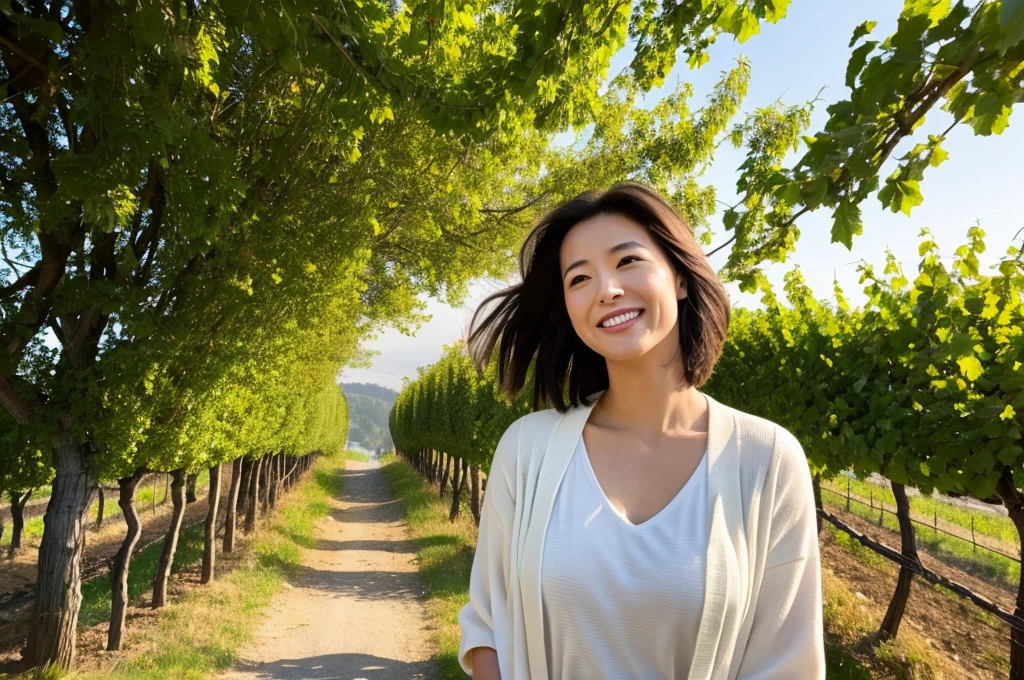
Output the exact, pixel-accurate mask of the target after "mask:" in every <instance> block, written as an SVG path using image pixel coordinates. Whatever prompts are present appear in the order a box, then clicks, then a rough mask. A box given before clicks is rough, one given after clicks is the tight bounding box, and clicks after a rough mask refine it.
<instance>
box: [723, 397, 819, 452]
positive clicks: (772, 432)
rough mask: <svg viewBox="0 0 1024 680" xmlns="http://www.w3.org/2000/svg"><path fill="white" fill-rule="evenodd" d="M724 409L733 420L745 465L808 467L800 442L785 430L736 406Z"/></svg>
mask: <svg viewBox="0 0 1024 680" xmlns="http://www.w3.org/2000/svg"><path fill="white" fill-rule="evenodd" d="M721 406H723V407H724V409H725V410H726V412H728V413H729V414H730V416H731V417H732V422H733V423H734V427H735V428H736V430H737V433H736V434H737V442H738V444H739V447H740V453H741V455H742V456H743V458H744V459H745V460H746V461H748V462H750V461H752V460H757V459H760V460H763V462H764V463H765V464H767V465H770V466H771V465H782V466H784V467H789V466H792V465H794V464H800V465H803V466H806V465H807V459H806V456H805V455H804V450H803V447H802V446H801V445H800V441H799V440H798V439H797V438H796V436H794V435H793V433H792V432H790V431H789V430H788V429H786V428H785V427H784V426H782V425H780V424H779V423H777V422H775V421H772V420H769V419H767V418H764V417H762V416H758V415H755V414H753V413H747V412H746V411H742V410H740V409H738V408H735V407H733V406H727V405H725V404H721Z"/></svg>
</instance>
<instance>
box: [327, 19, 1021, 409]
mask: <svg viewBox="0 0 1024 680" xmlns="http://www.w3.org/2000/svg"><path fill="white" fill-rule="evenodd" d="M901 4H902V3H899V2H896V1H895V0H860V1H859V2H855V3H853V2H821V0H793V1H792V2H791V4H790V7H789V11H788V16H787V17H786V18H785V19H784V20H783V21H781V22H780V23H779V24H777V25H774V26H773V25H763V26H762V29H761V32H760V34H758V35H755V36H753V37H752V38H751V39H750V40H748V41H747V42H746V43H744V44H743V45H739V44H737V43H736V42H735V41H734V40H733V39H732V38H731V37H730V36H725V37H723V38H721V39H720V40H719V42H718V43H717V44H716V45H714V46H713V47H712V50H711V61H710V62H709V63H708V64H706V65H705V66H704V67H703V68H702V69H700V70H698V71H690V70H689V69H688V68H687V67H686V65H685V63H681V64H679V65H677V67H676V68H675V69H674V70H673V71H672V73H671V74H670V75H669V77H668V78H667V79H666V82H665V85H664V86H663V87H662V88H660V89H658V90H654V91H652V92H650V93H649V94H648V96H647V99H646V104H647V105H653V104H654V103H655V102H657V101H658V100H659V99H660V98H661V97H662V96H664V95H665V94H666V93H668V92H670V91H671V90H672V89H673V88H674V87H675V85H676V83H678V82H690V83H692V84H693V86H694V93H695V96H694V100H693V106H694V107H696V106H698V105H699V102H700V101H702V100H703V99H704V97H706V95H707V94H708V93H710V92H711V89H712V87H713V86H714V84H715V83H716V82H717V80H718V78H719V76H720V73H721V72H722V71H725V70H728V69H729V68H731V67H732V66H733V64H734V63H735V60H736V58H737V57H738V56H740V55H741V54H742V55H745V56H746V57H747V58H748V59H749V60H750V62H751V65H752V69H753V76H752V79H751V85H750V89H749V92H748V94H747V99H746V101H745V102H744V112H750V111H753V110H754V109H756V108H759V107H761V106H766V105H769V104H771V103H772V102H775V101H777V100H781V101H782V102H783V103H786V104H800V103H803V102H806V101H808V100H811V99H813V98H814V97H815V95H817V94H818V92H819V90H821V88H822V87H825V90H824V91H823V92H822V94H821V97H822V99H823V100H824V101H822V102H819V103H818V105H817V106H816V111H815V114H814V118H813V122H812V125H811V132H813V131H815V130H818V129H820V127H821V126H822V125H823V123H824V121H825V119H826V113H825V108H826V106H827V105H828V104H830V103H832V102H834V101H837V100H838V99H842V98H845V97H846V96H847V94H848V90H847V88H846V86H845V85H844V79H845V72H846V62H847V59H848V57H849V52H850V49H849V48H848V47H847V45H848V43H849V40H850V36H851V35H852V33H853V29H854V27H856V26H857V25H859V24H860V23H862V22H864V21H866V20H874V21H877V22H878V26H876V27H875V30H874V32H873V35H874V36H882V37H884V36H886V35H889V34H890V33H892V32H893V30H894V29H895V26H896V19H897V17H898V13H899V8H900V6H901ZM630 57H631V50H630V49H629V48H628V47H627V48H626V49H624V50H623V51H622V52H621V53H619V54H618V55H616V56H615V58H614V59H613V61H612V67H611V73H617V72H618V71H619V70H620V69H621V68H622V66H623V65H625V64H626V63H628V61H629V59H630ZM1020 108H1021V107H1017V109H1018V110H1017V111H1015V112H1014V114H1015V115H1013V116H1012V117H1011V118H1010V126H1009V127H1008V128H1007V130H1006V131H1005V132H1004V133H1003V134H1002V135H999V136H994V137H975V136H974V134H973V132H972V131H971V130H970V128H968V127H965V126H958V127H957V129H955V130H954V131H953V132H952V133H950V135H949V137H948V138H947V142H946V144H945V148H946V150H947V151H948V152H949V160H947V161H946V162H945V163H944V164H943V165H941V166H939V167H938V168H932V169H929V171H928V172H927V173H926V175H925V179H924V181H923V182H922V184H921V190H922V192H923V194H924V203H923V204H922V205H920V206H918V207H917V208H915V209H914V210H913V212H912V213H911V215H910V216H909V217H907V216H906V215H903V214H902V213H900V214H893V213H890V212H888V211H883V209H882V207H881V204H880V203H879V202H878V201H877V199H875V198H871V199H869V200H868V201H866V202H865V203H864V204H863V205H862V206H861V207H862V210H863V216H864V233H863V234H862V235H861V236H858V237H856V238H855V239H854V242H853V249H852V250H847V249H846V247H845V246H843V245H840V244H833V243H830V239H831V218H830V215H829V212H828V211H826V210H822V211H817V212H815V213H811V214H808V215H805V216H804V217H803V218H801V220H800V222H799V223H798V224H799V226H800V230H801V237H800V240H799V242H798V243H797V249H796V253H795V255H794V257H793V258H792V261H791V262H790V263H786V264H784V265H772V266H771V267H769V268H768V269H767V270H766V271H767V272H768V276H769V278H770V279H771V280H772V282H773V283H775V284H776V285H777V286H779V287H781V285H782V277H783V275H784V274H785V272H787V271H789V270H790V269H791V268H792V267H793V266H794V265H798V266H799V267H800V268H801V270H802V271H803V273H804V276H805V278H806V279H807V281H808V283H809V284H810V286H811V288H812V289H813V290H814V291H815V293H816V294H817V296H818V297H822V298H831V297H832V281H833V276H834V277H836V278H837V279H838V280H839V283H840V285H841V286H842V287H843V289H844V291H845V293H846V295H847V297H848V299H849V300H850V302H851V303H853V304H859V303H861V302H862V301H863V299H864V296H863V294H862V293H861V291H860V286H859V285H858V283H857V281H858V278H859V274H858V272H857V263H858V262H860V261H861V260H865V261H867V262H870V263H872V264H874V265H875V266H876V269H877V270H879V271H880V270H881V267H882V266H883V264H884V262H885V250H886V249H887V248H888V249H890V250H892V251H893V253H894V254H895V255H896V257H897V259H898V260H899V261H900V262H901V263H902V264H903V266H904V267H905V269H906V270H907V271H909V272H912V271H916V267H917V263H918V260H919V259H920V258H919V257H918V255H917V245H918V243H919V240H920V239H919V237H918V233H919V232H920V230H921V228H922V227H927V228H929V229H930V230H931V231H932V233H933V234H934V237H935V240H936V242H937V243H938V244H939V246H940V249H941V253H942V254H943V255H946V256H950V255H952V253H953V251H954V250H955V249H956V248H957V246H959V245H961V244H962V243H964V242H965V240H966V233H967V229H968V228H970V227H971V226H973V225H974V224H975V223H979V224H980V225H981V228H982V229H984V230H985V232H986V233H987V239H986V243H987V244H988V251H987V252H986V253H985V254H984V255H983V256H982V258H981V260H982V264H983V265H989V264H993V263H995V262H996V261H997V260H998V259H999V257H1000V256H1001V255H1002V254H1003V253H1004V252H1005V251H1006V247H1007V246H1008V245H1009V243H1010V239H1011V238H1013V236H1014V234H1016V233H1017V230H1018V229H1020V228H1021V227H1024V190H1022V188H1024V169H1022V167H1021V165H1020V163H1019V159H1020V157H1021V155H1022V153H1024V119H1022V117H1021V116H1022V115H1024V114H1022V113H1021V112H1020V111H1019V109H1020ZM950 122H952V119H951V118H950V117H949V116H948V114H946V113H944V112H942V111H937V110H934V111H932V112H931V113H930V114H929V115H928V118H927V120H926V121H925V123H924V125H923V127H922V129H921V131H920V133H919V135H917V136H918V137H920V138H923V136H924V135H925V134H927V133H929V132H932V133H936V134H938V133H939V132H941V131H942V130H944V129H945V128H946V127H948V125H949V124H950ZM909 146H910V144H907V143H905V144H904V146H901V147H897V149H896V151H895V153H894V154H893V158H895V157H898V156H901V155H902V154H903V153H905V151H906V150H907V149H908V148H909ZM742 161H743V155H742V151H741V150H736V149H733V148H732V146H731V145H730V144H728V143H726V144H723V145H722V146H720V147H719V151H718V153H717V155H716V158H715V162H714V163H713V165H712V166H711V167H710V168H709V169H708V171H707V172H706V173H705V175H704V178H703V180H704V182H705V183H707V184H712V185H714V186H715V187H716V190H717V192H718V198H719V199H721V200H722V201H724V202H726V203H735V201H736V196H737V194H736V189H735V183H736V177H737V171H736V169H737V168H738V167H739V165H740V163H742ZM894 165H895V163H894V161H890V163H889V166H886V167H884V168H883V177H884V176H887V175H888V174H889V173H890V172H891V171H892V168H893V167H894ZM717 218H718V216H716V219H715V220H714V221H713V224H720V221H719V220H718V219H717ZM726 238H727V236H724V235H723V231H722V229H721V228H720V227H716V237H715V239H714V240H713V245H715V244H718V243H721V242H722V241H724V240H725V239H726ZM725 259H726V254H725V253H724V252H722V253H719V254H718V255H716V256H715V257H713V258H712V260H711V262H712V264H713V265H714V266H715V267H716V268H717V267H720V266H721V265H722V264H724V262H725ZM909 278H911V279H913V277H912V276H911V277H909ZM500 287H502V284H501V283H499V282H494V281H480V282H477V283H475V284H474V285H472V286H471V287H470V295H469V298H468V299H467V300H466V304H465V305H464V306H463V307H462V308H459V309H455V308H452V307H449V306H447V305H444V304H443V303H441V302H439V301H437V300H429V301H428V303H427V310H426V311H427V313H428V314H430V315H431V316H432V319H431V321H429V322H428V323H426V324H424V325H423V326H421V327H420V329H419V330H418V331H417V332H416V333H415V334H414V335H413V336H411V337H410V336H404V335H402V334H401V333H399V332H398V331H396V330H394V329H386V330H384V331H382V332H381V333H380V335H379V336H378V337H377V338H376V339H375V340H372V341H370V342H368V343H367V344H366V347H367V348H368V349H370V350H373V351H376V352H379V354H378V355H377V356H376V357H375V358H374V359H373V365H372V366H371V368H369V369H346V370H345V371H344V372H343V373H342V379H343V380H344V381H346V382H374V383H378V384H381V385H385V386H387V387H391V388H394V389H400V388H401V385H402V378H403V377H414V376H415V375H416V369H417V367H419V366H427V365H429V364H431V363H433V362H434V361H436V360H437V358H438V357H439V356H440V354H441V351H442V349H443V346H444V345H445V344H449V343H451V342H453V341H455V340H457V339H458V338H460V337H462V336H463V335H464V334H465V331H466V328H467V327H468V325H469V320H470V317H471V316H472V313H473V311H474V310H475V309H476V306H477V305H478V304H479V303H480V301H481V300H482V299H483V298H484V297H486V295H487V294H488V293H489V292H491V291H493V290H497V289H498V288H500ZM727 289H728V290H729V293H730V296H731V298H732V301H733V304H734V306H738V307H757V306H759V302H758V300H757V297H756V296H753V295H746V294H742V293H740V292H739V290H738V289H737V288H736V287H735V285H727Z"/></svg>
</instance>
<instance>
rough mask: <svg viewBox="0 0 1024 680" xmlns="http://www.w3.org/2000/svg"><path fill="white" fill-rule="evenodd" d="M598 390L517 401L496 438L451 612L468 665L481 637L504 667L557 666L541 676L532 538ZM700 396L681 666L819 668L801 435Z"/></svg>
mask: <svg viewBox="0 0 1024 680" xmlns="http://www.w3.org/2000/svg"><path fill="white" fill-rule="evenodd" d="M599 396H600V394H597V395H592V396H591V397H590V399H589V400H588V401H589V404H590V405H589V406H581V407H578V408H573V409H570V410H569V411H568V412H567V413H565V414H559V413H558V412H557V411H555V410H554V409H546V410H543V411H537V412H535V413H531V414H529V415H526V416H524V417H522V418H520V419H519V420H517V421H516V422H514V423H513V424H512V425H511V426H509V428H508V429H507V430H506V431H505V433H504V435H503V436H502V438H501V440H500V441H499V443H498V446H497V449H496V450H495V454H494V460H493V462H492V464H491V470H490V474H489V475H488V481H487V490H486V494H485V496H484V505H483V509H482V514H481V519H480V529H479V534H478V538H477V547H476V554H475V557H474V560H473V568H472V572H471V576H470V585H469V596H470V601H469V603H468V604H467V605H466V606H465V607H464V608H463V609H462V611H461V612H460V613H459V623H460V626H461V629H462V638H461V643H460V648H459V662H460V664H461V665H462V668H463V670H465V671H466V672H467V673H469V672H470V671H471V667H470V665H469V661H470V659H469V652H470V651H471V650H472V649H473V648H475V647H490V648H492V649H494V650H495V651H496V652H497V656H498V667H499V669H500V671H501V677H502V680H563V679H558V678H556V679H550V678H549V677H548V670H547V666H548V664H547V658H548V651H547V650H546V649H545V644H544V641H545V635H544V617H543V604H542V601H541V588H540V584H541V569H542V557H543V549H544V540H545V535H546V533H547V525H548V521H549V519H550V516H551V511H552V508H553V506H554V500H555V497H556V495H557V492H558V488H559V485H560V483H561V480H562V478H563V476H564V474H565V471H566V469H567V467H568V464H569V462H570V460H571V459H572V454H573V451H574V450H575V449H576V446H577V444H578V442H579V440H580V438H581V437H582V435H583V427H584V425H585V424H586V422H587V419H588V417H589V416H590V412H591V410H592V409H593V404H595V403H596V401H597V397H599ZM704 396H705V397H707V400H708V409H709V410H708V450H707V465H708V480H707V484H708V488H707V502H708V518H709V522H710V527H709V539H708V546H707V561H706V585H705V593H704V607H703V611H702V613H701V618H700V626H699V628H698V633H697V642H696V647H695V649H694V654H693V661H692V663H691V665H690V672H689V675H688V676H687V678H688V680H698V679H705V680H737V679H742V680H784V679H785V680H790V679H796V678H799V679H801V680H803V679H807V680H821V679H823V678H824V677H825V652H824V636H823V627H822V609H821V604H822V603H821V566H820V558H819V552H818V536H817V522H816V516H815V514H816V513H815V507H814V495H813V491H812V486H811V475H810V469H809V467H808V463H807V459H806V458H805V456H804V452H803V449H802V447H801V446H800V443H799V442H798V441H797V440H796V438H795V437H794V436H793V435H792V434H791V433H790V432H789V431H787V430H786V429H784V428H783V427H781V426H779V425H777V424H775V423H772V422H771V421H768V420H765V419H763V418H759V417H757V416H753V415H750V414H748V413H744V412H742V411H739V410H737V409H734V408H732V407H729V406H726V405H725V404H722V403H720V402H718V401H716V400H715V399H713V398H711V397H710V396H708V395H706V394H705V395H704ZM600 587H601V584H594V588H595V589H596V590H600ZM608 625H609V626H614V625H617V622H615V621H609V622H608ZM564 680H568V679H564Z"/></svg>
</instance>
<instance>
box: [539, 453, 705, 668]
mask: <svg viewBox="0 0 1024 680" xmlns="http://www.w3.org/2000/svg"><path fill="white" fill-rule="evenodd" d="M707 476H708V473H707V452H706V451H705V454H704V456H703V457H702V458H701V461H700V464H699V465H698V467H697V469H696V470H695V471H694V473H693V476H692V477H691V478H690V479H689V480H688V481H687V483H686V485H685V486H683V488H682V489H681V490H680V491H679V493H678V494H677V495H676V497H675V498H673V499H672V500H671V501H670V502H669V504H668V505H666V506H665V507H664V508H663V509H662V510H661V512H659V513H658V514H657V515H655V516H654V517H652V518H650V519H649V520H647V521H646V522H644V523H642V524H638V525H637V524H632V523H631V522H630V521H629V520H628V519H627V518H626V516H625V515H624V514H620V513H619V512H618V511H617V510H616V509H615V508H614V507H612V505H611V503H610V502H609V501H608V498H607V496H605V494H604V491H603V490H602V489H601V485H600V484H599V483H598V481H597V476H596V475H595V474H594V469H593V467H591V465H590V458H589V456H588V455H587V451H586V448H585V446H584V443H583V437H580V441H579V443H578V444H577V446H576V450H575V452H574V453H573V456H572V460H571V461H570V463H569V467H568V469H567V470H566V472H565V477H564V478H563V480H562V484H561V486H560V488H559V490H558V494H557V496H556V497H555V504H554V507H553V509H552V515H551V520H550V523H549V524H548V529H547V536H546V538H545V540H544V553H543V561H542V563H541V564H542V566H541V600H542V603H543V611H544V636H545V644H546V646H547V649H548V657H547V663H548V674H549V676H550V678H551V680H570V679H573V678H595V679H598V678H636V679H643V680H646V679H648V678H652V679H653V678H664V679H666V680H672V679H674V678H685V677H686V676H687V674H688V673H689V669H690V663H691V661H692V659H693V651H694V648H695V646H696V640H697V629H698V627H699V624H700V618H701V611H702V609H703V606H704V587H705V573H706V565H705V560H706V556H707V546H708V534H709V530H710V527H709V523H708V504H707V497H708V487H707Z"/></svg>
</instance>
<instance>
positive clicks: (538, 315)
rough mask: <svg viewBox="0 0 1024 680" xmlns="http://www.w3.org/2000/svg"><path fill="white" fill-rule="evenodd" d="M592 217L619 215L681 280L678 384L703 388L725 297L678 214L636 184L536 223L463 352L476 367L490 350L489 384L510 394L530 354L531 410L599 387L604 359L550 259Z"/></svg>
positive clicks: (725, 317) (719, 340)
mask: <svg viewBox="0 0 1024 680" xmlns="http://www.w3.org/2000/svg"><path fill="white" fill-rule="evenodd" d="M596 215H622V216H624V217H628V218H630V219H632V220H633V221H635V222H636V223H638V224H640V225H641V226H643V227H645V228H646V229H647V230H648V232H649V233H650V234H651V236H652V237H653V238H654V240H655V241H656V242H657V243H658V245H659V246H660V247H661V248H662V250H663V252H664V253H665V255H666V256H667V257H668V259H669V261H670V262H671V263H672V266H673V267H674V268H675V270H676V272H677V273H679V274H682V275H683V277H684V278H685V280H686V290H687V297H686V298H684V299H682V300H680V301H679V343H680V349H681V351H682V355H683V357H682V358H683V376H682V380H683V385H691V386H694V387H700V386H701V385H703V384H704V383H705V382H706V381H707V380H708V378H710V377H711V373H712V371H713V370H714V366H715V362H717V361H718V357H719V356H720V355H721V353H722V345H723V344H724V343H725V336H726V331H727V330H728V327H729V316H730V307H729V298H728V296H727V295H726V292H725V288H724V287H723V286H722V282H721V281H720V280H719V279H718V276H717V275H716V274H715V272H714V270H713V269H712V268H711V264H710V262H708V258H707V257H706V256H705V255H704V251H703V249H702V248H701V247H700V245H699V244H698V243H697V240H696V239H695V238H694V236H693V233H692V231H691V230H690V227H689V226H688V225H687V224H686V222H685V221H684V220H683V218H682V217H680V215H679V214H678V213H677V212H676V211H675V209H674V208H673V207H672V205H671V204H670V203H669V202H668V201H666V200H665V199H664V198H662V197H661V196H659V195H658V194H657V193H655V192H654V191H652V190H651V189H649V188H647V187H645V186H643V185H640V184H635V183H622V184H616V185H615V186H613V187H611V189H609V190H608V191H606V192H604V193H600V192H597V191H588V192H585V193H582V194H580V195H579V196H577V197H576V198H574V199H572V200H571V201H568V202H567V203H564V204H562V205H561V206H559V207H557V208H555V209H554V210H552V211H551V212H550V213H548V214H547V215H545V216H544V217H543V218H542V219H541V220H540V222H539V223H538V224H537V226H536V227H534V229H533V231H531V232H530V235H529V236H527V237H526V241H525V242H524V243H523V247H522V249H521V250H520V251H519V271H520V274H521V276H522V283H519V284H516V285H514V286H511V287H509V288H506V289H504V290H501V291H499V292H497V293H495V294H493V295H491V296H489V297H488V298H487V299H486V300H484V302H483V303H482V304H481V305H480V307H479V308H478V309H477V310H476V313H474V314H473V320H472V322H471V324H470V329H471V330H470V333H469V338H468V340H467V345H468V348H469V354H470V356H471V357H472V358H473V361H474V362H476V364H477V366H479V367H481V368H484V367H486V366H487V363H488V362H489V361H490V360H491V358H492V355H493V353H494V348H495V345H497V346H498V357H497V361H498V366H497V373H498V380H499V384H500V386H501V389H502V391H503V392H505V393H506V394H507V395H508V396H509V397H510V398H514V397H515V396H516V395H517V394H518V393H519V392H520V390H522V389H523V386H524V385H525V384H526V381H527V377H528V375H529V371H530V366H531V362H533V360H534V357H535V356H536V363H535V364H534V366H533V369H534V375H533V378H534V381H533V407H534V409H538V408H541V406H542V405H543V404H544V403H545V401H546V403H548V404H550V405H551V406H553V407H554V408H555V409H557V410H558V411H559V412H560V413H565V412H566V411H567V410H568V409H569V408H570V407H578V406H581V405H583V404H584V403H586V400H587V397H589V396H590V395H593V394H594V393H595V392H599V391H601V390H605V389H607V388H608V366H607V364H606V363H605V359H604V357H602V356H601V355H600V354H598V353H597V352H595V351H594V350H592V349H590V347H588V346H587V345H586V344H585V343H584V342H583V341H582V340H581V339H580V337H579V336H578V335H577V334H576V331H575V329H574V328H573V326H572V322H571V321H570V320H569V312H568V311H567V310H566V307H565V294H564V291H563V286H562V281H561V275H560V271H561V267H560V262H559V259H560V251H561V247H562V241H563V240H564V239H565V235H566V234H567V233H569V230H570V229H572V228H573V227H574V226H575V225H577V224H579V223H580V222H582V221H584V220H587V219H590V218H591V217H594V216H596ZM495 301H497V306H496V307H495V308H494V309H493V310H492V311H491V312H490V313H489V314H487V316H486V317H484V319H483V320H482V321H481V322H480V323H479V325H478V324H477V319H478V317H480V316H481V314H482V313H483V311H484V308H485V307H487V306H488V305H489V304H490V303H492V302H495ZM567 383H568V384H567ZM567 400H568V403H567Z"/></svg>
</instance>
